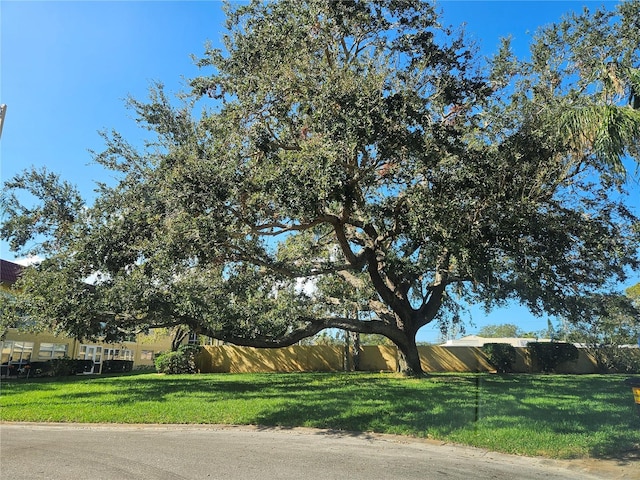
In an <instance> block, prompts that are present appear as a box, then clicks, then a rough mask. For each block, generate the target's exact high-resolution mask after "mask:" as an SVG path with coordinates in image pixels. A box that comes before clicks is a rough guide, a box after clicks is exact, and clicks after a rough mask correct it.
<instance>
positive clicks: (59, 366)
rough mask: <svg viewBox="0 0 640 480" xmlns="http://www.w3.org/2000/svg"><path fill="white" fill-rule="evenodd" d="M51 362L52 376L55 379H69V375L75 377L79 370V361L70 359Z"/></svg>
mask: <svg viewBox="0 0 640 480" xmlns="http://www.w3.org/2000/svg"><path fill="white" fill-rule="evenodd" d="M49 362H50V364H51V366H50V371H51V375H52V376H54V377H67V376H69V375H75V374H76V372H77V370H78V361H77V360H74V359H72V358H69V357H63V358H54V359H53V360H50V361H49ZM92 364H93V362H92Z"/></svg>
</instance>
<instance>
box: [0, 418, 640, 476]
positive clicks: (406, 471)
mask: <svg viewBox="0 0 640 480" xmlns="http://www.w3.org/2000/svg"><path fill="white" fill-rule="evenodd" d="M594 465H595V467H597V466H598V465H597V464H593V465H592V464H582V463H571V462H560V461H553V460H547V459H539V458H525V457H518V456H512V455H502V454H497V453H492V452H487V451H485V450H480V449H474V448H467V447H460V446H453V445H445V444H441V443H436V442H430V441H421V440H414V439H406V438H403V437H395V436H381V435H368V434H348V433H344V432H329V431H326V430H313V429H297V428H296V429H273V428H259V427H223V426H184V425H169V426H158V425H154V426H148V425H133V426H128V425H81V424H12V423H9V424H0V478H1V479H2V480H21V479H29V480H36V479H61V480H62V479H64V480H75V479H85V478H91V479H93V480H99V479H108V480H114V479H127V480H137V479H145V480H150V479H226V480H228V479H242V480H251V479H260V480H271V479H297V480H306V479H309V480H310V479H314V480H316V479H345V478H348V479H350V480H359V479H367V480H371V479H385V480H387V479H407V480H412V479H420V480H425V479H446V480H463V479H464V480H468V479H471V478H474V479H492V480H512V479H514V478H518V479H531V480H538V479H540V480H543V479H544V480H555V479H558V480H559V479H562V480H573V479H576V480H577V479H580V480H588V479H607V478H612V479H621V478H624V479H630V478H640V465H638V464H636V465H631V466H629V465H627V466H626V467H625V466H623V465H621V466H620V468H613V469H611V468H610V469H607V468H594ZM602 466H604V464H603V465H602ZM609 467H611V465H609ZM613 467H615V465H613ZM636 467H638V468H636ZM636 474H637V476H636Z"/></svg>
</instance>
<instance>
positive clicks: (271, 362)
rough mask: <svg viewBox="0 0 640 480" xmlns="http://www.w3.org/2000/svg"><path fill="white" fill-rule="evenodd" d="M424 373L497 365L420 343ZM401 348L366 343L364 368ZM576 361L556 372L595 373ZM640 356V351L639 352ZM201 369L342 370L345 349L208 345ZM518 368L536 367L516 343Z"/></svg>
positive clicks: (384, 364)
mask: <svg viewBox="0 0 640 480" xmlns="http://www.w3.org/2000/svg"><path fill="white" fill-rule="evenodd" d="M418 351H419V353H420V360H421V363H422V368H423V370H424V371H425V372H492V371H494V368H493V367H492V366H491V364H490V363H489V361H488V359H487V357H486V355H485V354H484V353H483V352H482V349H481V348H478V347H439V346H437V347H436V346H429V347H424V346H423V347H418ZM397 352H398V350H397V348H396V347H393V346H383V345H380V346H375V345H373V346H372V345H367V346H363V347H362V348H361V351H360V370H362V371H388V372H394V371H396V370H397V368H398V354H397ZM579 352H580V357H579V358H578V360H577V361H575V362H565V363H564V364H562V365H560V366H559V368H558V369H557V371H558V373H596V371H597V369H596V365H595V361H594V360H593V359H592V358H591V357H590V356H589V355H588V354H587V353H586V352H585V351H583V350H580V351H579ZM638 354H639V355H640V351H638ZM198 368H199V369H200V371H201V372H202V373H257V372H300V371H323V372H324V371H342V370H344V349H343V348H342V347H332V346H324V345H316V346H297V345H295V346H291V347H286V348H278V349H268V348H250V347H237V346H233V345H224V346H207V347H204V349H203V352H202V353H201V354H200V356H199V358H198ZM514 371H515V372H516V373H533V372H536V371H538V370H537V368H536V366H535V365H532V361H531V358H530V357H529V354H528V352H527V350H526V348H521V347H516V364H515V368H514Z"/></svg>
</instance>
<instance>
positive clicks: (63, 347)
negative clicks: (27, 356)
mask: <svg viewBox="0 0 640 480" xmlns="http://www.w3.org/2000/svg"><path fill="white" fill-rule="evenodd" d="M66 355H67V344H66V343H41V344H40V349H39V350H38V359H39V360H51V359H53V358H62V357H64V356H66Z"/></svg>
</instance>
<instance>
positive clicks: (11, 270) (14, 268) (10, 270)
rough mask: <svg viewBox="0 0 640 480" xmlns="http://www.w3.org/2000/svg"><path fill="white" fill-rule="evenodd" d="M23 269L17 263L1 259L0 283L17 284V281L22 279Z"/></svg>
mask: <svg viewBox="0 0 640 480" xmlns="http://www.w3.org/2000/svg"><path fill="white" fill-rule="evenodd" d="M22 268H23V267H22V266H21V265H18V264H17V263H13V262H10V261H8V260H2V259H0V283H7V284H12V283H16V280H18V277H20V273H22Z"/></svg>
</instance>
